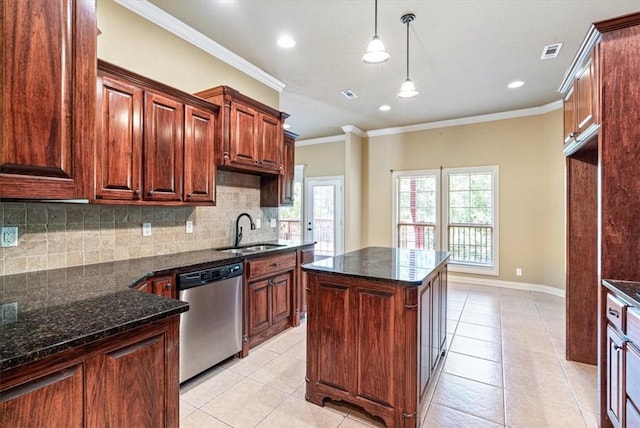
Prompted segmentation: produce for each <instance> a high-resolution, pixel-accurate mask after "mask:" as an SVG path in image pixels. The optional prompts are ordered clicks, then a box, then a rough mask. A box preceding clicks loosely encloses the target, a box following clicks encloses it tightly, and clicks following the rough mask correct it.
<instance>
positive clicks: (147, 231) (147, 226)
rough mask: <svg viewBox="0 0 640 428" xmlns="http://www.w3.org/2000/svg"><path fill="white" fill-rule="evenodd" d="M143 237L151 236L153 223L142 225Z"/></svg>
mask: <svg viewBox="0 0 640 428" xmlns="http://www.w3.org/2000/svg"><path fill="white" fill-rule="evenodd" d="M142 236H151V223H142Z"/></svg>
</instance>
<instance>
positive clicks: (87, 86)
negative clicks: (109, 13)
mask: <svg viewBox="0 0 640 428" xmlns="http://www.w3.org/2000/svg"><path fill="white" fill-rule="evenodd" d="M0 23H1V24H0V46H1V47H0V62H1V63H2V64H1V65H2V70H3V72H0V87H1V88H2V89H3V90H2V95H0V96H1V97H2V101H1V103H0V104H1V105H2V114H0V147H1V148H2V149H1V150H0V198H20V199H76V198H85V197H86V196H85V194H86V193H87V188H88V187H89V186H90V182H91V180H90V174H91V170H90V167H91V165H92V163H91V160H92V150H93V135H94V120H93V115H94V106H95V90H94V82H95V77H96V45H97V43H96V31H97V26H96V2H95V0H56V1H51V0H32V1H28V2H27V1H2V2H0Z"/></svg>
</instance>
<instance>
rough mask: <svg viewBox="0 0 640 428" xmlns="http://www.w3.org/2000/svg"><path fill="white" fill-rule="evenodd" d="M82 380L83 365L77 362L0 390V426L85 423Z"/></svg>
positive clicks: (63, 425) (69, 426)
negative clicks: (74, 364)
mask: <svg viewBox="0 0 640 428" xmlns="http://www.w3.org/2000/svg"><path fill="white" fill-rule="evenodd" d="M83 383H84V376H83V367H82V365H81V364H79V365H76V366H72V367H68V368H65V369H63V370H60V371H57V372H55V373H52V374H48V375H45V376H42V377H38V378H36V379H33V380H31V381H29V382H27V383H24V384H21V385H18V386H15V387H13V388H10V389H7V390H4V391H2V393H0V426H2V427H60V428H71V427H83V426H85V424H84V400H83V395H84V386H83ZM43 403H46V405H43Z"/></svg>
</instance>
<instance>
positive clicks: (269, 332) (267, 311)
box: [243, 251, 296, 355]
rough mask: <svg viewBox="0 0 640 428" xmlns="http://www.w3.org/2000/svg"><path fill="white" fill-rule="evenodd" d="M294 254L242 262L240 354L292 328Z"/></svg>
mask: <svg viewBox="0 0 640 428" xmlns="http://www.w3.org/2000/svg"><path fill="white" fill-rule="evenodd" d="M295 272H296V252H295V251H292V252H287V253H284V254H276V255H271V256H264V257H260V258H255V259H249V260H247V261H246V262H245V275H246V277H245V301H244V306H245V311H244V320H245V322H244V325H245V327H244V330H245V334H244V336H245V337H244V338H243V354H244V355H246V354H247V353H248V349H249V348H251V347H254V346H256V345H258V344H260V343H262V342H264V341H265V340H267V339H269V338H270V337H272V336H274V335H276V334H277V333H280V332H281V331H284V330H286V329H287V328H289V327H291V326H292V325H293V308H294V293H295V287H296V282H295Z"/></svg>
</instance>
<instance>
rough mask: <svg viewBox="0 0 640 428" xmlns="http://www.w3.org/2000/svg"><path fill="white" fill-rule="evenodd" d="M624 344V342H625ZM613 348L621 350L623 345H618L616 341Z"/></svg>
mask: <svg viewBox="0 0 640 428" xmlns="http://www.w3.org/2000/svg"><path fill="white" fill-rule="evenodd" d="M623 345H624V343H623ZM613 349H615V350H616V351H619V350H621V349H622V345H617V344H615V343H614V344H613Z"/></svg>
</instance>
